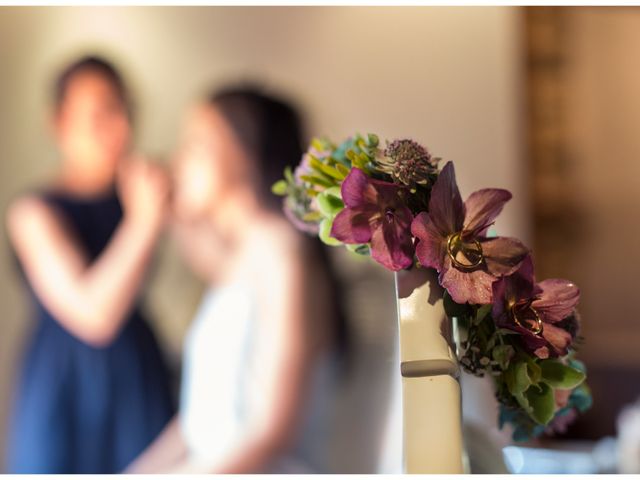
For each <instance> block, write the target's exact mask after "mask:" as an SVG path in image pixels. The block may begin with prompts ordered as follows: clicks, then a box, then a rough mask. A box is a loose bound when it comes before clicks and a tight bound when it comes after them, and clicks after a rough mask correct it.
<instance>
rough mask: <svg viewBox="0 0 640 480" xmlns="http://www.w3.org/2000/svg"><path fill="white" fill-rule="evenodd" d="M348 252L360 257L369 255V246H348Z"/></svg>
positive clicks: (360, 244) (361, 244) (359, 244)
mask: <svg viewBox="0 0 640 480" xmlns="http://www.w3.org/2000/svg"><path fill="white" fill-rule="evenodd" d="M346 247H347V250H349V251H350V252H353V253H357V254H358V255H369V245H367V244H366V243H357V244H356V243H353V244H347V245H346Z"/></svg>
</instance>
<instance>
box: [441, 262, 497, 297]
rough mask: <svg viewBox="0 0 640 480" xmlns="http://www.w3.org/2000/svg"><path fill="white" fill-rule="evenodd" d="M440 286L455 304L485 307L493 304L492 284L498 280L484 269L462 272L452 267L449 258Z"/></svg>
mask: <svg viewBox="0 0 640 480" xmlns="http://www.w3.org/2000/svg"><path fill="white" fill-rule="evenodd" d="M439 279H440V285H442V286H443V287H444V288H446V289H447V291H448V292H449V295H451V298H452V299H453V301H454V302H456V303H460V304H464V303H467V302H468V303H472V304H476V305H485V304H489V303H491V298H492V284H493V282H494V281H495V280H496V278H495V277H494V276H493V275H490V274H489V273H487V272H486V271H484V270H483V269H476V270H472V271H462V270H458V269H457V268H455V267H453V266H452V265H451V260H450V259H449V257H446V258H445V264H444V268H443V270H442V272H441V273H440V277H439Z"/></svg>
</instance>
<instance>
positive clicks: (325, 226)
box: [318, 218, 342, 247]
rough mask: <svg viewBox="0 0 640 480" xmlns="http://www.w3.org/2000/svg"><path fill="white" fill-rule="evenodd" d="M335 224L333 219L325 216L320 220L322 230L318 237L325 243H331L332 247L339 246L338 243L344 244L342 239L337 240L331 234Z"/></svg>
mask: <svg viewBox="0 0 640 480" xmlns="http://www.w3.org/2000/svg"><path fill="white" fill-rule="evenodd" d="M332 225H333V220H332V219H329V218H324V219H323V220H322V221H321V222H320V232H319V235H318V237H319V238H320V240H322V242H323V243H325V244H327V245H330V246H332V247H337V246H338V245H342V242H341V241H340V240H336V239H335V238H333V237H332V236H331V226H332Z"/></svg>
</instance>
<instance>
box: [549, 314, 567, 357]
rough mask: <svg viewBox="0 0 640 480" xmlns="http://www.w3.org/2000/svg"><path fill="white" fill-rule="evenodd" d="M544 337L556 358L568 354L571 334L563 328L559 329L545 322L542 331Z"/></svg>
mask: <svg viewBox="0 0 640 480" xmlns="http://www.w3.org/2000/svg"><path fill="white" fill-rule="evenodd" d="M542 336H543V337H544V339H545V340H546V341H547V342H549V344H550V345H551V347H552V353H554V354H555V356H558V355H560V356H562V355H566V354H567V350H568V348H569V345H570V344H571V340H572V338H571V334H570V333H569V332H567V331H566V330H563V329H562V328H558V327H556V326H555V325H553V324H551V323H546V322H545V324H544V330H542Z"/></svg>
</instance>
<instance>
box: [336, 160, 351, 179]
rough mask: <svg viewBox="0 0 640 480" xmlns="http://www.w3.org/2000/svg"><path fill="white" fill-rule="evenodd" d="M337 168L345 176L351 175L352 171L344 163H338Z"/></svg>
mask: <svg viewBox="0 0 640 480" xmlns="http://www.w3.org/2000/svg"><path fill="white" fill-rule="evenodd" d="M336 169H337V170H338V171H339V172H340V173H342V174H343V175H344V176H345V177H346V176H347V175H349V172H350V171H351V170H349V169H348V168H347V167H345V166H344V165H342V164H341V163H336Z"/></svg>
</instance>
